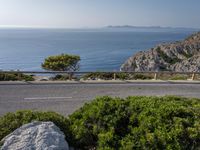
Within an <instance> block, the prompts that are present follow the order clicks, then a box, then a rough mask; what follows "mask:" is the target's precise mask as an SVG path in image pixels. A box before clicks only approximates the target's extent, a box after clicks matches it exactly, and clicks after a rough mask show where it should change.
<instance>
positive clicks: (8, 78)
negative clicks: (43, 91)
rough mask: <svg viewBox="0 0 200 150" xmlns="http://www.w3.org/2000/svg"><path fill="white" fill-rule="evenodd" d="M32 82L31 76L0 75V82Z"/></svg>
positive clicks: (17, 74) (18, 74) (16, 74)
mask: <svg viewBox="0 0 200 150" xmlns="http://www.w3.org/2000/svg"><path fill="white" fill-rule="evenodd" d="M22 80H25V81H34V78H33V76H31V75H25V74H21V73H14V74H12V73H0V81H22Z"/></svg>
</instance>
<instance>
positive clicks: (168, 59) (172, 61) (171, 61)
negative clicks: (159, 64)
mask: <svg viewBox="0 0 200 150" xmlns="http://www.w3.org/2000/svg"><path fill="white" fill-rule="evenodd" d="M156 51H157V52H158V55H159V56H160V57H161V58H162V59H163V60H164V61H165V62H167V63H169V64H175V63H177V62H180V61H181V60H180V59H179V58H178V57H176V56H175V57H174V58H172V57H169V56H168V55H167V54H166V53H165V52H163V51H162V50H161V48H160V47H157V49H156Z"/></svg>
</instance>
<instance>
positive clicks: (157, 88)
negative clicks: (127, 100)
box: [0, 83, 200, 116]
mask: <svg viewBox="0 0 200 150" xmlns="http://www.w3.org/2000/svg"><path fill="white" fill-rule="evenodd" d="M105 95H109V96H113V97H127V96H131V95H154V96H160V95H178V96H186V97H197V98H200V84H163V83H151V84H147V83H139V84H138V83H130V84H122V83H114V84H111V83H110V84H104V83H103V84H87V83H84V84H0V116H2V115H4V114H5V113H7V112H15V111H16V110H25V109H32V110H42V111H56V112H59V113H61V114H63V115H68V114H70V113H72V112H74V111H75V110H76V109H78V108H79V107H81V106H83V104H84V103H86V102H89V101H90V100H92V99H94V98H95V97H97V96H105Z"/></svg>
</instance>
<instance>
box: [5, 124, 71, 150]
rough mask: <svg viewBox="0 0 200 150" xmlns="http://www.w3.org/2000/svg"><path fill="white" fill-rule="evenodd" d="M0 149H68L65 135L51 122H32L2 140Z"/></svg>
mask: <svg viewBox="0 0 200 150" xmlns="http://www.w3.org/2000/svg"><path fill="white" fill-rule="evenodd" d="M2 142H3V146H2V147H1V150H69V146H68V143H67V142H66V141H65V135H64V134H63V132H61V131H60V129H59V128H58V127H57V126H56V125H55V124H54V123H52V122H32V123H29V124H26V125H23V126H22V127H20V128H18V129H16V130H15V131H14V132H12V133H11V134H9V135H8V136H6V137H5V138H4V139H3V140H2Z"/></svg>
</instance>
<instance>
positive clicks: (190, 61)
mask: <svg viewBox="0 0 200 150" xmlns="http://www.w3.org/2000/svg"><path fill="white" fill-rule="evenodd" d="M120 70H121V71H178V72H179V71H180V72H182V71H184V72H193V71H195V72H197V71H200V32H198V33H195V34H193V35H191V36H189V37H188V38H186V39H185V40H184V41H180V42H175V43H170V44H160V45H157V46H156V47H155V48H152V49H150V50H148V51H141V52H138V53H137V54H135V55H134V56H132V57H130V58H129V59H128V60H127V61H126V62H125V63H124V64H123V65H122V66H121V68H120Z"/></svg>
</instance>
